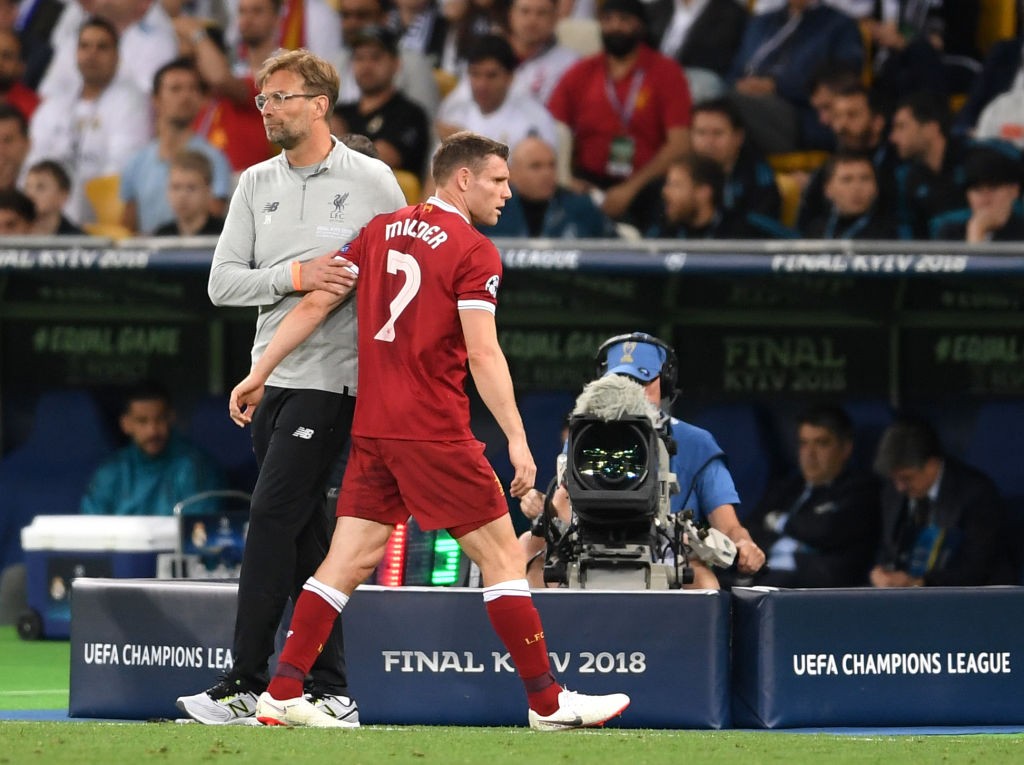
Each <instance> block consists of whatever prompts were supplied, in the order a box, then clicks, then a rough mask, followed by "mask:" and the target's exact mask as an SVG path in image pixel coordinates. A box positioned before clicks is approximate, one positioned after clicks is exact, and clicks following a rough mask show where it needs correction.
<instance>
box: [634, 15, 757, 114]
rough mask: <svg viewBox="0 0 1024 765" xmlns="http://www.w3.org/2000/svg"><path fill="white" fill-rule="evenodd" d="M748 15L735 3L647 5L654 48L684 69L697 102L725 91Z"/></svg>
mask: <svg viewBox="0 0 1024 765" xmlns="http://www.w3.org/2000/svg"><path fill="white" fill-rule="evenodd" d="M695 11H696V13H695ZM748 16H749V14H748V13H747V9H746V7H745V6H744V5H743V4H741V3H737V2H736V1H735V0H707V2H704V3H701V2H700V0H653V2H651V3H648V4H647V28H648V29H649V30H650V35H651V41H650V42H651V47H652V48H657V49H658V50H660V51H661V52H662V53H664V54H665V55H666V56H668V57H669V58H671V59H675V61H676V62H678V63H679V65H680V66H681V67H683V69H684V70H685V71H686V77H687V79H688V80H689V81H690V89H691V91H692V94H693V97H694V101H695V102H700V101H701V100H703V98H704V97H714V96H715V95H718V94H720V93H722V92H724V91H725V78H726V76H727V75H728V74H729V68H730V67H731V66H732V54H733V52H734V51H736V50H737V49H738V48H739V47H740V40H742V39H743V30H744V29H745V28H746V26H747V18H748Z"/></svg>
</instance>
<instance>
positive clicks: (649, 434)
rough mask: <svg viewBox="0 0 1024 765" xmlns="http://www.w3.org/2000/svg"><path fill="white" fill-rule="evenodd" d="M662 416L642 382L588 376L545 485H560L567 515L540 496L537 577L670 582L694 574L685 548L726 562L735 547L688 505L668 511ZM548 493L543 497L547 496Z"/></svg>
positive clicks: (605, 585)
mask: <svg viewBox="0 0 1024 765" xmlns="http://www.w3.org/2000/svg"><path fill="white" fill-rule="evenodd" d="M669 422H670V421H669V418H668V416H667V415H665V414H664V413H663V412H661V410H659V409H658V408H657V407H655V406H654V405H653V404H651V403H650V402H648V401H647V399H646V397H645V395H644V391H643V388H642V387H641V386H640V385H638V384H637V383H636V382H634V381H632V380H630V379H628V378H626V377H622V376H619V375H608V376H605V377H602V378H600V379H598V380H595V381H593V382H591V383H589V384H588V385H587V386H586V387H585V388H584V390H583V393H582V394H580V397H579V398H578V399H577V401H576V406H575V408H574V410H573V413H572V416H571V418H570V420H569V438H568V449H567V452H566V454H564V455H562V456H561V457H560V458H559V475H558V476H557V477H556V480H555V482H554V484H553V486H552V489H551V491H550V492H549V493H553V491H554V489H555V488H556V487H557V485H564V486H565V488H566V490H567V492H568V495H569V502H570V504H571V507H572V515H571V520H570V521H569V522H568V523H566V522H564V521H562V520H561V519H559V518H558V517H557V515H556V514H554V513H553V512H551V510H550V508H551V502H550V501H547V502H545V507H546V509H545V514H544V516H542V517H543V518H545V519H546V529H545V531H544V533H545V537H546V540H547V557H546V562H545V566H544V581H545V582H548V583H558V584H562V585H565V586H568V587H570V588H579V589H610V590H643V589H676V588H679V587H681V586H683V585H684V584H689V583H690V582H692V581H693V568H692V567H691V565H690V560H691V556H695V557H697V558H698V559H700V560H702V561H704V562H705V563H707V564H708V565H716V566H723V567H725V566H729V565H731V564H732V562H733V560H734V558H735V556H736V547H735V545H734V544H733V543H732V541H731V540H730V539H729V538H728V537H726V536H725V535H724V534H722V533H720V532H718V531H716V530H715V529H712V528H710V527H708V526H706V525H701V526H698V524H697V523H695V521H694V517H693V513H692V512H691V511H689V510H686V511H683V512H680V513H672V512H671V511H670V498H671V496H672V495H673V494H675V493H676V492H678V491H679V484H678V481H677V480H676V476H675V475H674V474H673V473H672V471H671V469H670V467H669V459H670V457H671V455H672V454H673V453H674V451H675V443H674V441H673V439H672V437H671V432H670V427H669ZM549 499H550V497H549Z"/></svg>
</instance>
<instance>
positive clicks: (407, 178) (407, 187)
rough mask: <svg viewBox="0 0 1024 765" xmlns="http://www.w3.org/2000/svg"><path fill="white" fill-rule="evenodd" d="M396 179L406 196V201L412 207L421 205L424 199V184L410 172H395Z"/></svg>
mask: <svg viewBox="0 0 1024 765" xmlns="http://www.w3.org/2000/svg"><path fill="white" fill-rule="evenodd" d="M395 178H396V179H397V180H398V186H399V187H400V188H401V189H402V193H403V194H405V201H406V202H408V203H409V204H411V205H415V204H419V203H420V200H421V199H422V197H423V184H422V183H420V179H419V178H417V177H416V174H415V173H411V172H409V171H408V170H395Z"/></svg>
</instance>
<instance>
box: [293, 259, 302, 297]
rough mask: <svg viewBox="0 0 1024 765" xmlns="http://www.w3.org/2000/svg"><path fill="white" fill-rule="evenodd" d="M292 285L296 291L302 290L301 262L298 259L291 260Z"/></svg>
mask: <svg viewBox="0 0 1024 765" xmlns="http://www.w3.org/2000/svg"><path fill="white" fill-rule="evenodd" d="M292 286H293V287H294V288H295V291H296V292H301V291H302V263H301V262H299V261H298V260H293V261H292Z"/></svg>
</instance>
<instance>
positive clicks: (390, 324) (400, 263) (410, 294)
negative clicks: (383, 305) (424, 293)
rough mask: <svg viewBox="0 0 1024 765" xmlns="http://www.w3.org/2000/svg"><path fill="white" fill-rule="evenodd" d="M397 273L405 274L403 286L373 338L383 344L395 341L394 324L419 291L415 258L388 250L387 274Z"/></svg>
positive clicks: (404, 253) (417, 265) (418, 270)
mask: <svg viewBox="0 0 1024 765" xmlns="http://www.w3.org/2000/svg"><path fill="white" fill-rule="evenodd" d="M399 271H401V272H402V273H404V274H405V284H403V285H402V289H400V290H399V291H398V294H397V295H395V298H394V300H392V301H391V308H390V310H391V315H390V316H389V317H388V320H387V321H386V322H385V323H384V326H383V327H381V328H380V329H379V330H377V334H376V335H374V336H373V339H374V340H381V341H383V342H385V343H393V342H394V341H395V322H396V321H397V320H398V317H399V316H401V315H402V311H404V310H405V309H406V307H407V306H408V305H409V303H411V302H412V299H413V298H414V297H416V293H417V292H419V291H420V264H419V263H417V262H416V258H414V257H413V256H412V255H410V254H408V253H406V252H399V251H398V250H388V273H389V274H397V273H398V272H399Z"/></svg>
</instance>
